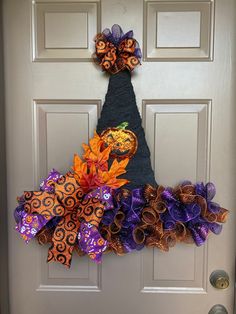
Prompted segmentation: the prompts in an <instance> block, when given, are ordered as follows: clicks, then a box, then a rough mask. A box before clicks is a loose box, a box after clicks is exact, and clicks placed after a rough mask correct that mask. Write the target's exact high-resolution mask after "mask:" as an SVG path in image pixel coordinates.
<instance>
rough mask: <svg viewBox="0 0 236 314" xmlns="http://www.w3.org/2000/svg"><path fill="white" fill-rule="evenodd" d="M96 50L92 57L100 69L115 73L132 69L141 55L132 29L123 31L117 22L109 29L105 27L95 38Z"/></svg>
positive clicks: (138, 61)
mask: <svg viewBox="0 0 236 314" xmlns="http://www.w3.org/2000/svg"><path fill="white" fill-rule="evenodd" d="M95 48H96V52H95V55H94V59H95V61H96V62H98V63H99V64H100V65H101V66H102V69H103V70H105V71H107V72H109V73H112V74H115V73H117V72H119V71H122V70H124V69H128V70H129V71H132V70H133V69H134V68H135V66H137V65H138V64H139V63H140V59H141V57H142V55H141V50H140V48H139V45H138V42H137V41H136V40H135V39H134V38H133V31H129V32H127V33H126V34H124V33H123V31H122V29H121V27H120V26H119V25H117V24H115V25H113V26H112V29H111V31H110V30H109V29H105V30H104V31H103V32H102V33H101V34H98V35H97V36H96V38H95Z"/></svg>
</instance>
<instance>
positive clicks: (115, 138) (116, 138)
mask: <svg viewBox="0 0 236 314" xmlns="http://www.w3.org/2000/svg"><path fill="white" fill-rule="evenodd" d="M127 126H128V122H123V123H121V124H120V125H119V126H117V127H116V128H108V129H106V130H105V131H103V132H102V134H101V138H102V140H103V142H104V144H103V147H104V148H106V147H108V146H110V147H111V153H110V157H112V158H119V159H124V158H131V157H133V155H134V154H135V153H136V150H137V147H138V139H137V136H136V135H135V134H134V133H133V132H132V131H130V130H126V127H127Z"/></svg>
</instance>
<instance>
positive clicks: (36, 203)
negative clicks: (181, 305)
mask: <svg viewBox="0 0 236 314" xmlns="http://www.w3.org/2000/svg"><path fill="white" fill-rule="evenodd" d="M95 47H96V51H95V54H94V59H95V61H96V62H97V63H98V64H99V65H100V66H101V67H102V69H103V70H104V71H107V72H109V73H110V74H111V76H110V79H109V86H108V91H107V94H106V99H105V103H104V106H103V109H102V113H101V117H100V119H99V121H98V124H97V132H95V134H94V137H93V138H92V139H90V141H89V145H87V144H83V149H84V154H83V156H82V158H81V157H80V156H78V155H75V157H74V164H73V167H72V170H71V171H69V172H67V173H66V174H64V175H62V174H60V173H59V172H58V171H56V170H55V169H52V170H51V171H50V172H49V175H48V177H47V178H46V179H45V180H43V181H42V183H41V184H40V187H39V191H26V192H24V194H23V195H22V196H21V197H19V198H18V206H17V208H16V209H15V212H14V218H15V221H16V230H17V231H18V232H19V233H20V235H21V236H22V238H23V239H24V240H25V242H26V243H28V242H29V241H30V240H31V239H32V238H34V237H36V238H37V239H38V242H39V243H40V244H50V248H49V250H48V262H51V261H57V262H59V263H61V264H63V265H65V266H67V267H70V265H71V259H72V253H73V251H75V250H76V251H77V252H78V254H79V255H84V254H87V255H88V256H89V257H90V258H91V259H93V260H94V261H95V262H97V263H100V262H101V259H102V255H103V253H104V252H114V253H116V254H118V255H122V254H125V253H128V252H131V251H132V250H140V249H142V248H143V247H145V246H146V247H155V248H159V249H161V250H162V251H168V250H169V248H170V247H172V246H174V245H175V243H177V242H187V243H192V242H195V244H196V245H198V246H200V245H202V244H204V243H205V241H206V239H207V237H208V235H209V234H210V233H211V232H213V233H215V234H219V233H220V232H221V229H222V224H221V223H223V222H225V221H226V219H227V215H228V210H227V209H224V208H222V207H221V206H220V205H219V204H217V203H215V202H213V198H214V196H215V194H216V190H215V186H214V184H213V183H207V184H204V183H196V184H192V183H191V182H190V181H184V182H183V183H181V184H180V185H178V186H177V187H175V188H171V187H163V186H160V185H159V186H157V184H156V181H155V178H154V173H153V170H152V168H151V162H150V152H149V149H148V146H147V143H146V139H145V134H144V130H143V128H142V121H141V117H140V115H139V112H138V108H137V105H136V101H135V94H134V91H133V86H132V83H131V74H130V72H131V71H132V70H133V69H134V68H135V66H137V65H138V64H140V59H141V51H140V49H139V46H138V43H137V41H136V40H135V39H134V38H133V32H132V31H129V32H128V33H126V34H124V33H123V32H122V30H121V28H120V27H119V26H118V25H113V27H112V29H111V31H110V30H109V29H105V30H104V31H103V32H102V33H101V34H98V35H97V36H96V38H95ZM181 179H182V178H181Z"/></svg>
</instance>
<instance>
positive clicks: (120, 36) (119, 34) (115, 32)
mask: <svg viewBox="0 0 236 314" xmlns="http://www.w3.org/2000/svg"><path fill="white" fill-rule="evenodd" d="M102 33H103V35H104V36H105V37H106V39H107V40H108V41H109V42H111V43H113V44H114V45H115V46H116V47H118V46H119V44H120V43H121V42H122V40H124V39H129V38H133V36H134V33H133V31H132V30H130V31H128V32H127V33H125V34H124V32H123V30H122V28H121V27H120V26H119V25H118V24H114V25H113V26H112V28H111V30H110V29H109V28H106V29H104V31H103V32H102ZM134 55H135V56H136V57H137V58H138V59H139V60H140V59H141V58H142V52H141V49H140V48H139V45H138V42H137V41H136V48H135V51H134Z"/></svg>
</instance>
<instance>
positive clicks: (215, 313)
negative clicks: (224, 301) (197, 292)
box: [208, 304, 228, 314]
mask: <svg viewBox="0 0 236 314" xmlns="http://www.w3.org/2000/svg"><path fill="white" fill-rule="evenodd" d="M208 314H228V311H227V310H226V308H225V307H224V306H223V305H221V304H216V305H214V306H213V307H212V308H211V309H210V311H209V312H208Z"/></svg>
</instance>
